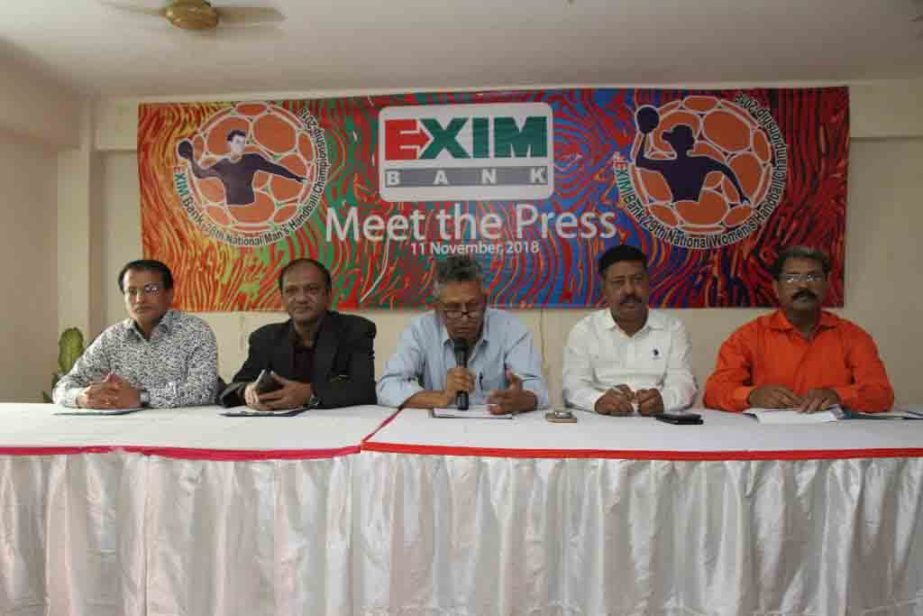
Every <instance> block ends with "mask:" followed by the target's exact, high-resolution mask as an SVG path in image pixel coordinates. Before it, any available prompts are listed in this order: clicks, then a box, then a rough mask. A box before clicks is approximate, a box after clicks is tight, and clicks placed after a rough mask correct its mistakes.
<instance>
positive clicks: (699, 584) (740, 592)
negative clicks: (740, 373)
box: [0, 404, 923, 616]
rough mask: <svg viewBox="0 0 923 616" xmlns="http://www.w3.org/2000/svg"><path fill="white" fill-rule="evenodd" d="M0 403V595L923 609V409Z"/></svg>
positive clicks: (30, 599) (63, 601)
mask: <svg viewBox="0 0 923 616" xmlns="http://www.w3.org/2000/svg"><path fill="white" fill-rule="evenodd" d="M54 409H55V407H52V406H50V405H22V404H0V614H4V615H6V614H15V615H16V616H33V615H39V614H41V615H45V614H49V615H57V614H67V615H75V616H76V615H88V616H108V615H113V616H114V615H120V616H121V615H123V614H124V615H157V616H160V615H166V614H172V615H175V614H185V615H190V616H199V615H209V616H211V615H217V616H223V615H227V616H231V615H235V616H236V615H238V614H259V615H263V614H279V615H282V614H312V615H314V614H327V615H331V616H333V615H336V616H341V615H348V614H376V615H377V614H408V615H410V614H413V615H416V614H434V615H435V614H452V615H467V614H470V615H477V616H482V615H490V614H498V615H499V614H504V615H505V614H517V615H518V614H626V615H627V614H677V615H679V614H683V615H700V614H720V615H724V614H728V615H730V614H740V613H759V614H766V613H780V612H784V613H786V614H823V615H826V614H853V613H856V614H858V613H863V612H864V611H868V613H875V614H878V613H881V614H923V422H887V421H848V422H845V421H844V422H837V423H833V424H817V425H805V426H766V425H759V424H756V423H755V422H754V421H753V420H751V419H749V418H747V417H742V416H739V415H734V414H727V413H718V412H712V411H702V412H703V413H704V416H705V421H706V423H705V424H704V425H702V426H674V425H669V424H663V423H660V422H655V421H654V420H652V419H650V418H641V417H627V418H613V417H603V416H598V415H594V414H590V413H581V414H579V422H578V423H577V424H575V425H571V424H550V423H548V422H545V421H544V418H543V415H542V414H541V413H528V414H523V415H518V416H516V418H515V419H512V420H468V419H463V420H458V419H432V418H430V417H429V416H428V414H427V413H426V412H425V411H419V410H415V409H407V410H404V411H401V412H400V413H399V414H396V415H395V414H394V410H393V409H385V408H380V407H355V408H348V409H335V410H323V411H312V412H310V413H305V414H303V415H300V416H298V417H293V418H223V417H219V416H218V412H219V409H217V407H201V408H195V409H174V410H156V411H155V410H149V411H144V412H142V413H137V414H134V415H125V416H119V417H105V418H92V417H63V416H55V415H53V414H52V413H53V411H54Z"/></svg>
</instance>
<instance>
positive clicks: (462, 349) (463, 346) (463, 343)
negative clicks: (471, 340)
mask: <svg viewBox="0 0 923 616" xmlns="http://www.w3.org/2000/svg"><path fill="white" fill-rule="evenodd" d="M452 345H453V347H454V349H455V352H456V353H467V352H468V341H467V340H465V339H464V338H455V339H453V340H452Z"/></svg>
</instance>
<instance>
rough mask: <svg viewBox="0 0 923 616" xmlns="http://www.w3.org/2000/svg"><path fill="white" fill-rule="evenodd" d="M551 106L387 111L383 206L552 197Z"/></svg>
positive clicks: (382, 122) (383, 119)
mask: <svg viewBox="0 0 923 616" xmlns="http://www.w3.org/2000/svg"><path fill="white" fill-rule="evenodd" d="M552 118H553V114H552V111H551V107H550V106H549V105H547V104H546V103H487V104H477V103H475V104H467V105H421V106H412V107H385V108H384V109H382V111H381V114H380V116H379V122H378V161H379V165H378V168H379V176H378V178H379V179H378V182H379V183H378V186H379V192H380V193H381V197H382V199H384V200H385V201H450V200H462V201H480V200H494V199H495V200H513V199H546V198H548V197H550V196H551V194H552V193H553V192H554V142H553V140H552V136H553V126H552Z"/></svg>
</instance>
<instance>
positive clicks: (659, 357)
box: [564, 245, 696, 415]
mask: <svg viewBox="0 0 923 616" xmlns="http://www.w3.org/2000/svg"><path fill="white" fill-rule="evenodd" d="M599 274H600V276H602V279H603V295H604V296H605V298H606V303H607V304H608V308H604V309H602V310H598V311H596V312H594V313H592V314H590V315H588V316H587V317H585V318H583V319H582V320H581V321H580V322H578V323H577V324H576V325H575V326H574V328H573V329H572V330H571V332H570V335H569V336H568V338H567V346H566V347H565V349H564V402H565V403H566V404H567V405H568V406H571V407H575V408H578V409H583V410H586V411H596V412H597V413H601V414H603V415H628V414H631V413H632V412H633V411H634V410H637V411H638V412H640V413H641V414H642V415H651V414H654V413H662V412H664V411H673V410H678V409H683V408H686V407H688V406H689V405H690V404H692V401H693V399H694V398H695V392H696V387H695V377H693V376H692V370H690V367H689V364H690V358H689V355H690V350H689V336H688V334H687V333H686V328H685V327H683V324H682V322H680V320H679V319H677V318H675V317H672V316H670V315H668V314H665V313H663V312H660V311H658V310H650V309H648V306H647V302H648V298H649V297H650V293H651V289H650V280H649V278H648V273H647V258H646V257H645V255H644V253H643V252H641V251H640V250H638V249H637V248H635V247H633V246H627V245H621V246H615V247H613V248H610V249H609V250H607V251H606V252H605V253H603V255H602V256H601V257H600V258H599Z"/></svg>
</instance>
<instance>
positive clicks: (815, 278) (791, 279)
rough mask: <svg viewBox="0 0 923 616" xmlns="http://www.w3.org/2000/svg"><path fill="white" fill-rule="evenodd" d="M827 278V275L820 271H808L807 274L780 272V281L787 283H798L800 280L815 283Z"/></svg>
mask: <svg viewBox="0 0 923 616" xmlns="http://www.w3.org/2000/svg"><path fill="white" fill-rule="evenodd" d="M826 278H827V276H826V275H825V274H821V273H820V272H808V273H807V274H779V282H784V283H785V284H796V283H799V282H807V283H809V284H814V283H815V282H820V281H822V280H826Z"/></svg>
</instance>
